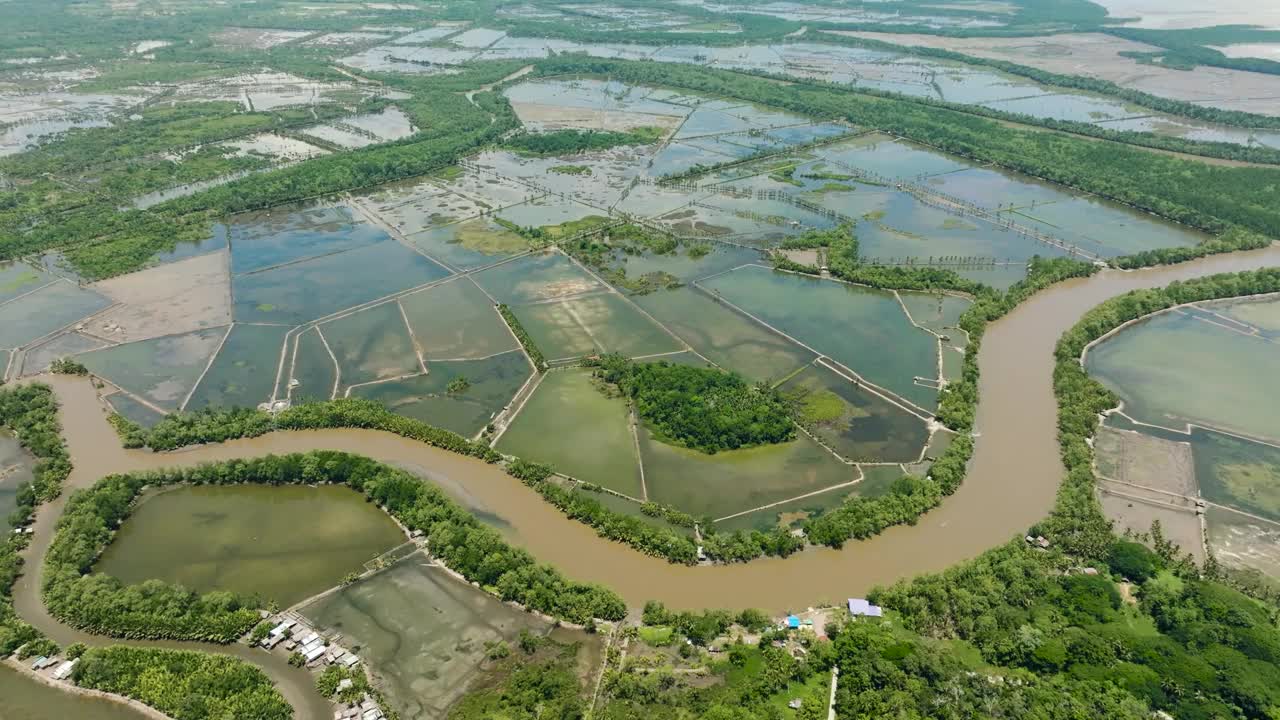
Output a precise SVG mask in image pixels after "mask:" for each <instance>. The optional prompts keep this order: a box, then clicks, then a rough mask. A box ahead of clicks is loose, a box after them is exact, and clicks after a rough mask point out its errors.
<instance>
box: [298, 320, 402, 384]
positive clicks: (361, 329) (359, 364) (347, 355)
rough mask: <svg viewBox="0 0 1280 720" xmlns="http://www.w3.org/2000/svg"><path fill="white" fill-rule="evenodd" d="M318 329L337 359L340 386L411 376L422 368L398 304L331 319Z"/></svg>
mask: <svg viewBox="0 0 1280 720" xmlns="http://www.w3.org/2000/svg"><path fill="white" fill-rule="evenodd" d="M320 330H321V332H323V333H324V339H325V342H326V343H327V344H328V346H329V349H330V350H331V351H332V352H333V356H334V357H335V358H337V361H338V370H339V375H340V377H341V380H340V383H339V384H340V385H341V386H344V387H351V386H353V385H360V384H363V383H369V382H374V381H377V380H385V379H389V378H394V377H401V376H404V375H413V374H416V373H420V372H423V371H424V369H425V368H424V366H423V365H422V361H421V358H420V357H419V355H418V349H417V348H416V347H415V346H414V343H413V338H412V337H411V336H410V335H409V325H408V323H407V322H406V321H405V316H404V312H403V311H402V310H401V309H400V304H399V303H398V302H389V303H383V304H382V305H376V306H374V307H371V308H369V309H368V310H361V311H360V312H358V313H353V314H351V315H346V316H343V317H340V318H338V319H336V320H330V321H329V322H327V323H324V324H323V325H321V326H320Z"/></svg>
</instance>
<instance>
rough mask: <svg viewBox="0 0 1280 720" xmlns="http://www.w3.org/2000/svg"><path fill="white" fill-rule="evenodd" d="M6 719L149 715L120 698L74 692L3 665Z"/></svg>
mask: <svg viewBox="0 0 1280 720" xmlns="http://www.w3.org/2000/svg"><path fill="white" fill-rule="evenodd" d="M0 698H4V720H65V719H66V718H75V720H144V718H146V717H148V716H146V715H143V714H142V713H141V712H138V711H137V710H133V709H130V708H128V707H126V706H124V705H122V704H120V703H118V702H112V701H110V700H103V699H99V698H89V697H84V696H81V695H73V694H71V693H69V692H66V691H64V690H60V689H58V688H54V687H50V686H48V685H45V684H44V683H41V682H38V681H36V680H33V679H31V678H28V677H25V676H23V675H21V674H19V673H18V671H17V670H14V669H12V668H10V667H6V666H4V665H0Z"/></svg>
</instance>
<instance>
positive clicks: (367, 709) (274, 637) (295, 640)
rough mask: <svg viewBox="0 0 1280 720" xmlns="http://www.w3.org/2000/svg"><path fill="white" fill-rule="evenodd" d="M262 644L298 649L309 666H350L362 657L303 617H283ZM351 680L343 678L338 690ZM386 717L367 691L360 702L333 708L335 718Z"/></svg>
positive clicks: (379, 719) (369, 719) (377, 719)
mask: <svg viewBox="0 0 1280 720" xmlns="http://www.w3.org/2000/svg"><path fill="white" fill-rule="evenodd" d="M259 644H260V645H262V647H263V648H266V649H267V650H274V649H276V648H277V647H280V648H283V649H284V651H285V652H288V653H295V652H296V653H298V654H300V655H301V656H302V657H303V659H304V660H305V661H306V664H307V667H309V668H316V667H319V666H321V665H324V664H328V665H338V666H340V667H345V668H348V669H350V668H354V667H355V666H356V665H358V664H360V658H359V657H357V656H356V654H355V653H353V652H350V651H349V650H347V649H345V648H343V647H341V646H339V645H338V644H337V643H330V642H328V641H327V640H326V639H325V638H324V637H323V636H322V635H320V633H318V632H316V631H315V630H313V629H312V628H310V627H308V626H307V625H306V624H305V623H303V622H301V621H300V620H297V619H292V618H285V619H282V620H281V621H280V623H279V624H278V625H276V626H275V627H273V628H271V631H270V632H268V633H267V636H266V637H265V638H263V639H262V642H261V643H259ZM352 684H353V683H352V682H351V680H349V679H345V678H344V679H343V680H342V681H340V682H339V683H338V692H339V693H341V692H342V691H343V690H347V689H349V688H350V687H351V686H352ZM383 718H384V716H383V714H382V708H380V707H379V706H378V703H377V702H376V701H374V699H373V698H371V697H369V696H368V695H365V696H364V698H362V699H361V701H360V702H359V703H356V704H353V705H350V706H344V707H339V708H336V709H335V710H334V711H333V720H383Z"/></svg>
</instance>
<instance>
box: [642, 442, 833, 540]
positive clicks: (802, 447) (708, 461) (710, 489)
mask: <svg viewBox="0 0 1280 720" xmlns="http://www.w3.org/2000/svg"><path fill="white" fill-rule="evenodd" d="M638 435H639V443H640V458H641V460H643V462H644V477H645V485H646V486H647V487H648V498H649V499H650V500H653V501H656V502H660V503H663V504H666V505H671V506H673V507H676V508H679V509H680V510H683V511H685V512H687V513H691V514H692V515H694V516H696V517H702V516H704V515H710V516H711V517H713V518H720V517H723V516H726V515H732V514H736V513H739V512H742V511H745V510H750V509H752V508H756V507H760V506H762V505H768V504H771V503H775V502H779V501H782V500H787V499H789V498H794V497H796V496H798V495H804V494H807V493H811V492H815V491H818V490H823V489H826V488H831V487H834V486H836V485H841V484H845V483H851V482H853V481H854V480H856V479H857V477H858V471H857V468H855V467H854V466H852V465H846V464H844V463H842V462H840V461H839V460H837V459H835V458H834V457H832V456H831V453H829V452H827V451H826V450H825V449H823V448H822V447H821V446H820V445H818V444H817V443H816V442H814V441H812V440H810V439H809V438H808V437H805V436H804V435H797V437H796V439H795V440H792V441H790V442H786V443H781V444H778V445H765V446H762V447H756V448H749V449H746V450H730V451H726V452H718V453H716V454H714V455H708V454H706V453H703V452H700V451H697V450H690V449H688V448H682V447H676V446H674V445H668V444H666V443H664V442H662V441H661V440H658V439H657V438H655V437H654V436H653V433H651V432H650V431H649V430H648V429H647V428H645V427H644V426H641V427H640V428H638Z"/></svg>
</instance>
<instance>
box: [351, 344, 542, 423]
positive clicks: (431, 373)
mask: <svg viewBox="0 0 1280 720" xmlns="http://www.w3.org/2000/svg"><path fill="white" fill-rule="evenodd" d="M427 371H428V372H427V374H426V375H419V376H418V377H412V378H407V379H404V380H393V381H391V382H384V383H378V384H376V385H365V386H363V387H358V388H355V389H354V390H352V392H351V394H352V396H353V397H363V398H369V399H370V400H376V401H378V402H380V403H382V404H383V405H385V406H387V409H389V410H391V411H392V412H394V413H397V414H399V415H404V416H406V417H411V418H415V419H417V420H421V421H423V422H425V423H427V424H428V425H435V426H437V427H442V428H445V429H447V430H452V431H454V432H456V433H458V434H460V435H463V436H466V437H471V436H472V435H475V434H476V433H477V432H479V431H480V430H481V429H483V428H484V426H485V425H487V424H488V423H489V420H490V419H491V418H492V417H493V416H494V414H495V413H497V412H499V411H501V410H502V409H503V408H504V407H506V405H507V403H509V402H511V398H512V397H514V396H515V394H516V391H518V390H519V389H520V387H521V386H522V385H524V383H525V381H526V380H528V379H529V375H530V374H531V373H532V372H533V369H532V368H531V367H530V366H529V361H528V360H526V359H525V356H524V353H521V352H519V351H515V350H513V351H510V352H507V353H503V354H501V355H494V356H492V357H488V358H484V359H482V360H452V361H447V362H439V361H436V362H431V363H429V364H428V365H427ZM459 379H462V380H465V381H466V382H465V387H463V388H461V389H455V390H453V391H450V390H449V385H450V383H455V382H456V381H458V380H459ZM459 384H461V383H459Z"/></svg>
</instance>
